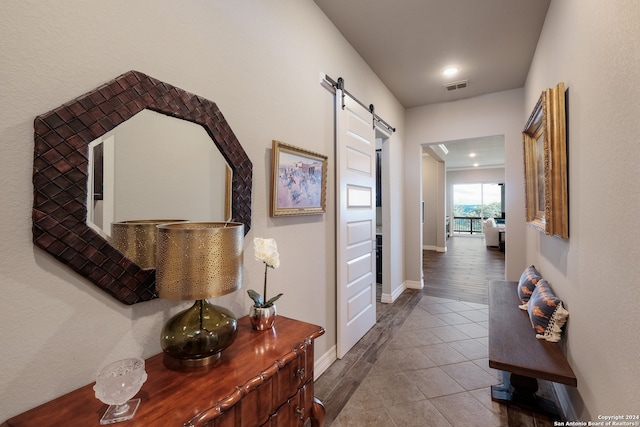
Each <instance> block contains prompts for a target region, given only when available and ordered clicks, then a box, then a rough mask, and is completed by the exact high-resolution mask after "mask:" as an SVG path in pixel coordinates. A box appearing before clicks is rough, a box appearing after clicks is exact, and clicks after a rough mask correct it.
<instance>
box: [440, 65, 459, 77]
mask: <svg viewBox="0 0 640 427" xmlns="http://www.w3.org/2000/svg"><path fill="white" fill-rule="evenodd" d="M458 71H460V69H459V68H458V67H447V68H445V69H444V70H442V74H444V75H445V76H447V77H450V76H455V75H456V74H458Z"/></svg>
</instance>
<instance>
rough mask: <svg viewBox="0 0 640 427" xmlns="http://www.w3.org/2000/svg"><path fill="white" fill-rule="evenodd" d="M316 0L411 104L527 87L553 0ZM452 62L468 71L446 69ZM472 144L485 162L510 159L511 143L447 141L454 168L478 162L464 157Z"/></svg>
mask: <svg viewBox="0 0 640 427" xmlns="http://www.w3.org/2000/svg"><path fill="white" fill-rule="evenodd" d="M314 1H315V3H316V4H317V5H318V6H319V7H320V9H322V11H324V13H325V14H326V15H327V17H328V18H329V19H330V20H331V21H332V22H333V24H334V25H335V26H336V28H337V29H338V30H339V31H340V32H341V33H342V35H343V36H344V37H345V38H346V39H347V40H348V41H349V43H350V44H351V45H352V46H353V47H354V48H355V50H356V51H357V52H358V53H359V54H360V56H362V58H363V59H364V60H365V61H366V62H367V64H369V66H370V67H371V68H372V69H373V71H374V72H375V73H376V74H377V75H378V77H380V79H381V80H382V81H383V83H384V84H385V85H386V86H387V87H388V88H389V90H390V91H391V92H392V93H393V94H394V95H395V97H396V98H397V99H398V101H400V103H401V104H402V105H403V106H404V107H406V108H411V107H416V106H420V105H427V104H433V103H438V102H447V101H455V100H459V99H464V98H470V97H474V96H479V95H483V94H487V93H492V92H500V91H503V90H509V89H516V88H520V87H523V86H524V83H525V80H526V78H527V72H528V70H529V66H530V65H531V60H532V58H533V54H534V52H535V48H536V44H537V42H538V37H539V36H540V32H541V30H542V25H543V23H544V19H545V16H546V13H547V9H548V8H549V3H550V1H551V0H401V1H399V0H314ZM450 65H456V66H458V67H459V68H460V72H459V73H458V75H456V76H454V77H445V76H443V75H442V70H443V69H444V68H445V67H447V66H450ZM461 80H468V84H467V87H466V88H464V89H457V90H453V91H447V90H446V89H445V87H444V86H445V84H447V83H452V82H457V81H461ZM356 95H357V94H356ZM485 143H486V144H487V147H485V148H482V145H483V144H485ZM469 144H471V145H472V148H473V149H474V150H475V151H476V152H485V155H484V157H485V158H486V163H487V164H486V165H484V164H483V163H481V162H480V160H479V159H476V161H477V162H478V163H480V166H485V167H486V166H488V165H490V164H494V165H495V164H500V163H501V164H504V143H502V144H498V143H496V141H494V140H491V138H489V140H487V141H481V139H476V140H465V141H461V142H460V143H456V144H453V143H451V144H447V146H448V148H449V154H448V155H447V169H449V168H465V167H471V165H472V164H473V163H474V161H473V159H471V160H470V161H469V162H467V163H465V164H463V163H462V160H463V159H464V160H467V159H468V152H469V147H468V145H469ZM496 144H498V145H500V146H501V147H502V149H501V150H497V148H496ZM458 151H460V153H459V154H456V152H458ZM498 151H500V153H498ZM490 153H494V156H498V157H493V158H492V157H491V155H490ZM465 156H467V159H465ZM500 156H501V158H502V160H500ZM454 159H455V160H454Z"/></svg>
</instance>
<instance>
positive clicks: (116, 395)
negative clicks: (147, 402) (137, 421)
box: [93, 358, 147, 425]
mask: <svg viewBox="0 0 640 427" xmlns="http://www.w3.org/2000/svg"><path fill="white" fill-rule="evenodd" d="M146 380H147V373H146V371H145V370H144V360H142V359H139V358H130V359H123V360H119V361H117V362H113V363H111V364H109V365H107V366H105V367H104V368H103V369H102V370H100V372H99V373H98V375H97V377H96V384H95V385H94V386H93V390H94V391H95V392H96V398H97V399H99V400H100V401H101V402H102V403H106V404H107V405H109V408H108V409H107V411H106V412H105V413H104V415H103V416H102V418H101V419H100V424H102V425H104V424H113V423H117V422H120V421H126V420H130V419H131V418H133V416H134V415H135V413H136V411H137V410H138V405H140V398H138V399H132V397H133V396H135V395H136V394H137V393H138V391H140V388H141V387H142V384H144V382H145V381H146Z"/></svg>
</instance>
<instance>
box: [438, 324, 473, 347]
mask: <svg viewBox="0 0 640 427" xmlns="http://www.w3.org/2000/svg"><path fill="white" fill-rule="evenodd" d="M470 325H473V324H472V323H470ZM429 332H431V333H432V334H433V335H435V336H437V337H438V338H440V339H441V340H442V341H444V342H451V341H461V340H468V339H469V338H473V337H471V336H469V335H467V334H465V333H464V332H463V331H461V330H460V329H456V328H455V327H453V326H441V327H439V328H431V329H429Z"/></svg>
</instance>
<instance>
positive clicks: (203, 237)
mask: <svg viewBox="0 0 640 427" xmlns="http://www.w3.org/2000/svg"><path fill="white" fill-rule="evenodd" d="M243 244H244V224H242V223H238V222H189V221H187V222H179V223H169V224H160V225H158V236H157V242H156V245H157V257H156V291H157V293H158V296H159V297H160V298H166V299H174V300H196V302H195V304H194V305H193V306H192V307H191V308H189V309H187V310H185V311H183V312H180V313H178V314H176V315H175V316H173V317H171V318H170V319H169V320H168V321H167V323H166V324H165V325H164V327H163V329H162V335H161V346H162V351H164V353H165V355H167V356H169V357H170V358H173V359H176V360H177V361H178V362H179V364H180V365H181V366H184V367H193V366H204V365H208V364H210V363H212V362H215V361H216V360H217V359H218V358H219V357H220V352H221V351H222V350H224V349H225V348H227V347H228V346H230V345H231V343H233V340H234V339H235V337H236V335H237V332H238V322H237V319H236V317H235V316H234V315H233V313H232V312H231V311H229V310H228V309H226V308H224V307H220V306H216V305H213V304H211V303H210V302H209V301H207V298H214V297H218V296H222V295H226V294H229V293H231V292H234V291H236V290H238V289H240V288H241V287H242V266H243V254H244V251H243Z"/></svg>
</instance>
